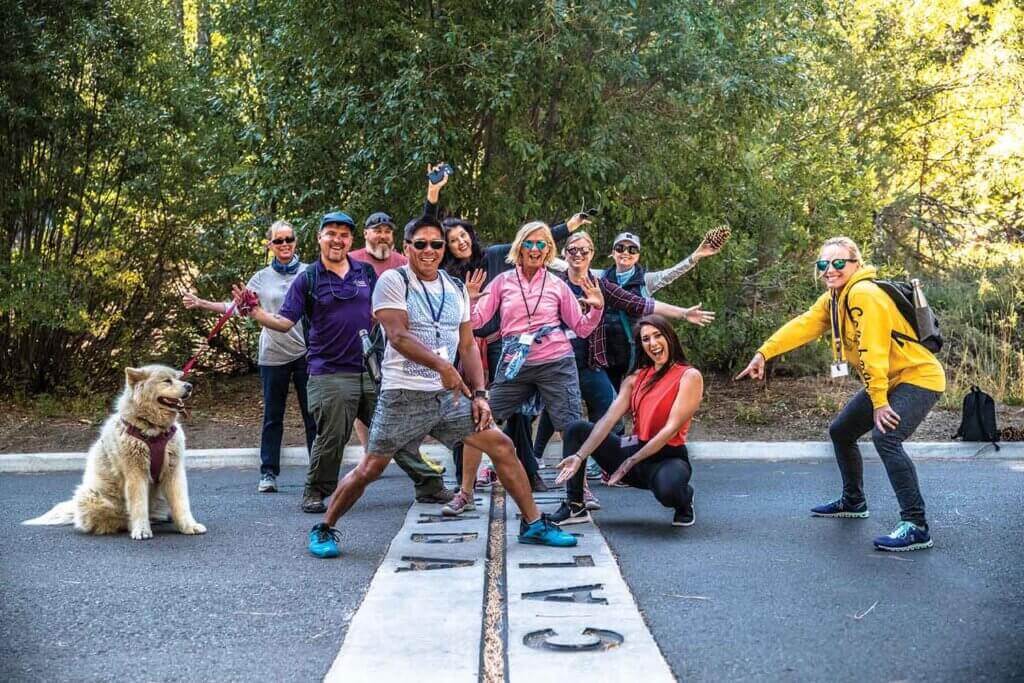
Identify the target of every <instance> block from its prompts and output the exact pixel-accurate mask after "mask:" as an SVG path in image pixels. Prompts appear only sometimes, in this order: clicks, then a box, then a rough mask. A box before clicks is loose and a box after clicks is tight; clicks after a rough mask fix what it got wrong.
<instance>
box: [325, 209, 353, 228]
mask: <svg viewBox="0 0 1024 683" xmlns="http://www.w3.org/2000/svg"><path fill="white" fill-rule="evenodd" d="M328 223H338V224H339V225H347V226H348V227H349V228H350V229H351V230H352V232H355V231H356V222H355V221H354V220H352V216H349V215H348V214H347V213H345V212H344V211H331V212H330V213H325V214H324V215H323V218H321V219H320V229H321V230H323V229H324V226H325V225H327V224H328Z"/></svg>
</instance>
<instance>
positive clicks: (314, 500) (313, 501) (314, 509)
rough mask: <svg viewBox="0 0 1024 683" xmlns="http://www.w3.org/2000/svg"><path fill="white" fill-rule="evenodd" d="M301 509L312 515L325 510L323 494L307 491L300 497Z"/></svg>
mask: <svg viewBox="0 0 1024 683" xmlns="http://www.w3.org/2000/svg"><path fill="white" fill-rule="evenodd" d="M302 511H303V512H308V513H310V514H313V515H319V514H323V513H325V512H327V506H326V505H324V499H323V496H321V495H320V494H319V493H307V494H306V495H305V496H303V497H302Z"/></svg>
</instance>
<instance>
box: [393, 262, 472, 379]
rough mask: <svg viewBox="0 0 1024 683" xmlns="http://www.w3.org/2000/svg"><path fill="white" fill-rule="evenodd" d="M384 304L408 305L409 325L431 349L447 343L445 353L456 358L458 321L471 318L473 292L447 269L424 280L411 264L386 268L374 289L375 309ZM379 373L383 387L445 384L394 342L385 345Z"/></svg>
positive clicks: (443, 347) (396, 307)
mask: <svg viewBox="0 0 1024 683" xmlns="http://www.w3.org/2000/svg"><path fill="white" fill-rule="evenodd" d="M399 270H402V271H404V272H405V274H406V276H407V277H408V278H409V287H408V290H407V289H406V286H405V280H403V279H402V275H401V273H399V272H398V271H399ZM427 297H429V302H428V299H427ZM385 308H390V309H396V310H399V311H405V312H406V313H407V314H408V316H409V331H410V332H412V333H413V335H415V337H416V338H417V339H419V340H420V342H422V344H423V345H424V346H426V347H427V348H428V349H431V350H435V351H436V350H437V349H444V351H443V352H441V355H442V356H443V355H445V354H447V359H448V360H449V361H451V362H453V363H454V362H455V353H456V351H458V348H459V326H460V325H462V323H466V322H469V319H470V308H469V295H468V293H467V292H466V289H465V287H462V286H461V285H460V284H459V283H457V282H455V281H454V280H452V278H451V277H449V276H448V274H447V273H445V272H444V271H438V275H437V279H435V280H433V281H430V282H423V281H422V280H420V279H419V278H417V277H416V274H415V273H413V272H412V269H411V268H410V267H409V266H401V268H395V269H393V270H388V271H385V272H384V273H383V274H382V275H381V276H380V279H379V280H377V287H376V288H375V289H374V290H373V312H374V313H376V312H377V311H379V310H381V309H385ZM381 375H382V377H383V379H382V380H381V387H380V388H381V390H382V391H383V390H386V389H412V390H414V391H440V390H442V389H444V385H442V384H441V375H440V374H438V373H437V372H435V371H434V370H431V369H430V368H428V367H426V366H424V365H420V364H419V363H416V362H414V361H411V360H409V359H407V358H406V357H405V356H403V355H402V354H400V353H399V352H398V351H396V350H395V348H394V347H393V346H391V344H388V345H387V348H386V349H385V350H384V362H383V363H382V364H381Z"/></svg>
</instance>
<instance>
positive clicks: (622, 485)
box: [601, 470, 629, 489]
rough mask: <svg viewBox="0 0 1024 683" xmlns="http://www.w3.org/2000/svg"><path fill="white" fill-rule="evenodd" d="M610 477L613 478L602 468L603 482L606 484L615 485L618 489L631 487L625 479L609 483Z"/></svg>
mask: <svg viewBox="0 0 1024 683" xmlns="http://www.w3.org/2000/svg"><path fill="white" fill-rule="evenodd" d="M610 478H611V477H610V475H608V474H607V473H606V472H604V471H603V470H602V472H601V483H603V484H604V485H605V486H613V487H615V488H617V489H628V488H629V484H627V483H626V482H625V481H619V483H617V484H609V483H608V480H609V479H610Z"/></svg>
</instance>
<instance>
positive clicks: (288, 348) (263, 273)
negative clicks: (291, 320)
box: [246, 263, 306, 365]
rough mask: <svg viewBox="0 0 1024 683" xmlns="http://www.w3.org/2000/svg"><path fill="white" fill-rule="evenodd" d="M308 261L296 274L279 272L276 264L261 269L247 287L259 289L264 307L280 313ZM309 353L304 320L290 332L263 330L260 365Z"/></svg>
mask: <svg viewBox="0 0 1024 683" xmlns="http://www.w3.org/2000/svg"><path fill="white" fill-rule="evenodd" d="M304 270H306V264H305V263H302V264H299V269H298V270H297V271H296V272H295V273H294V274H287V273H283V274H282V273H279V272H277V271H276V270H274V267H273V266H267V267H266V268H264V269H263V270H260V271H257V272H256V274H254V275H253V276H252V277H251V278H249V282H248V284H246V287H248V288H249V289H251V290H252V291H254V292H256V295H257V296H259V298H260V306H262V307H263V310H264V311H266V312H267V313H277V312H278V311H280V310H281V306H282V305H283V304H284V295H285V294H286V293H287V292H288V288H289V287H291V284H292V281H293V280H295V278H297V277H305V276H304V275H303V271H304ZM305 355H306V341H305V339H304V338H303V334H302V321H301V320H300V321H299V322H297V323H295V326H294V327H292V329H290V330H288V331H287V332H278V331H276V330H270V329H267V328H266V327H264V328H263V331H262V332H260V354H259V361H258V362H259V364H260V365H285V364H286V363H291V362H292V361H293V360H295V359H297V358H302V357H303V356H305Z"/></svg>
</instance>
